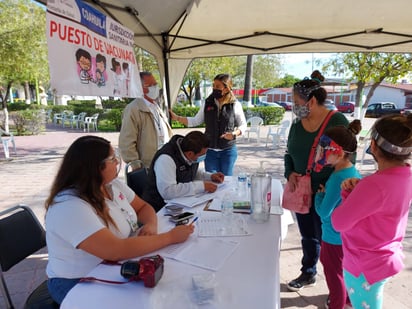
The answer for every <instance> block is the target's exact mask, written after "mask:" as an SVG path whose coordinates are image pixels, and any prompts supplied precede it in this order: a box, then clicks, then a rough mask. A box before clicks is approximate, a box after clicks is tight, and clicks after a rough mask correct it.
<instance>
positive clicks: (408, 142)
mask: <svg viewBox="0 0 412 309" xmlns="http://www.w3.org/2000/svg"><path fill="white" fill-rule="evenodd" d="M373 130H376V132H377V133H378V134H379V136H381V137H382V138H384V139H385V140H386V141H387V142H389V143H390V144H392V145H394V146H398V147H401V149H402V148H403V150H404V151H402V154H396V153H391V152H389V151H386V150H384V149H383V148H382V147H380V146H379V145H378V147H379V150H380V152H381V153H382V155H383V156H384V157H385V158H386V159H387V160H395V161H404V160H407V159H408V158H409V157H410V155H411V151H412V114H409V115H408V116H405V115H398V114H393V115H388V116H383V117H381V118H380V119H378V120H377V121H376V123H375V125H374V126H373ZM372 138H373V136H372ZM408 148H409V151H408Z"/></svg>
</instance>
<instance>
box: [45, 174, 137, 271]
mask: <svg viewBox="0 0 412 309" xmlns="http://www.w3.org/2000/svg"><path fill="white" fill-rule="evenodd" d="M111 188H112V192H113V201H111V200H109V199H106V203H107V205H108V207H109V209H110V211H109V213H110V216H111V217H112V219H113V221H114V222H115V223H116V225H117V229H116V227H114V226H112V225H110V226H109V229H110V231H112V232H113V234H115V235H116V236H117V237H119V238H127V237H129V235H130V234H131V226H130V224H129V221H130V220H132V221H134V222H137V215H136V212H135V211H134V209H133V208H132V206H131V205H130V202H131V201H132V200H133V199H134V196H135V194H134V192H133V191H132V190H131V189H130V188H129V187H128V186H127V185H126V184H124V183H122V182H121V181H120V180H118V179H115V180H113V181H112V183H111ZM54 201H55V204H53V205H52V206H51V207H49V209H48V211H47V213H46V241H47V248H48V252H49V261H48V264H47V268H46V273H47V276H48V277H49V278H55V277H57V278H81V277H84V276H86V275H87V274H88V273H89V272H90V271H91V270H92V269H93V268H94V267H96V266H97V265H98V264H99V263H100V262H102V259H100V258H98V257H96V256H94V255H91V254H89V253H87V252H85V251H83V250H81V249H77V248H76V247H77V246H78V245H79V244H80V243H81V242H82V241H83V240H85V239H86V238H88V237H89V236H91V235H93V234H94V233H96V232H98V231H99V230H101V229H103V228H105V227H106V226H105V225H104V223H103V220H102V219H100V217H99V216H98V215H97V214H96V212H95V210H94V209H93V207H92V206H91V205H90V204H89V203H87V202H86V201H84V200H82V199H80V198H79V197H77V196H76V193H75V191H74V190H65V191H63V192H61V193H59V194H58V195H57V196H56V197H55V199H54Z"/></svg>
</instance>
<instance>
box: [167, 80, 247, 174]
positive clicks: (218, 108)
mask: <svg viewBox="0 0 412 309" xmlns="http://www.w3.org/2000/svg"><path fill="white" fill-rule="evenodd" d="M170 115H171V118H172V120H176V121H179V122H181V123H183V124H184V125H185V126H188V127H195V126H198V125H200V124H202V123H205V127H206V130H205V134H206V136H207V137H208V138H209V141H210V145H209V149H208V151H207V154H206V159H205V169H206V171H207V172H211V173H214V172H222V173H223V174H225V175H226V176H232V175H233V167H234V165H235V162H236V159H237V147H236V137H237V136H240V135H242V133H243V132H244V131H245V129H246V126H247V124H246V119H245V114H244V113H243V109H242V105H241V104H240V102H239V101H237V100H236V97H235V95H234V94H233V92H232V78H231V77H230V75H229V74H219V75H217V76H216V77H215V78H214V80H213V92H212V94H211V95H210V96H209V97H208V98H207V99H206V100H205V103H204V104H203V105H202V106H201V107H200V109H199V111H198V113H197V114H196V115H195V116H194V117H182V116H178V115H176V114H175V113H173V112H172V111H170Z"/></svg>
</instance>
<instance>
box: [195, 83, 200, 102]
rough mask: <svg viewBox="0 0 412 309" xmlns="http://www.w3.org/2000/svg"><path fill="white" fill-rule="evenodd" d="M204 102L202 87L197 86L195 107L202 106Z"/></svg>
mask: <svg viewBox="0 0 412 309" xmlns="http://www.w3.org/2000/svg"><path fill="white" fill-rule="evenodd" d="M201 100H202V94H201V93H200V85H196V86H195V105H196V106H200V105H201Z"/></svg>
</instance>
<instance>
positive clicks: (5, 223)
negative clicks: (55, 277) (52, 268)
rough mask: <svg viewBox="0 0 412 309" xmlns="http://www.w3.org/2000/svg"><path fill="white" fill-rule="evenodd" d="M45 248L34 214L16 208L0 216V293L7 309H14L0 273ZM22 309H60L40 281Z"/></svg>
mask: <svg viewBox="0 0 412 309" xmlns="http://www.w3.org/2000/svg"><path fill="white" fill-rule="evenodd" d="M45 246H46V232H45V231H44V229H43V226H42V225H41V224H40V222H39V220H38V219H37V218H36V216H35V214H34V213H33V211H32V210H31V209H30V208H29V207H28V206H25V205H18V206H15V207H12V208H9V209H7V210H4V211H2V212H0V289H1V292H2V294H3V295H4V299H5V302H6V308H8V309H12V308H14V305H13V302H12V299H11V297H10V293H9V290H8V288H7V285H6V280H5V278H4V275H3V272H6V271H8V270H9V269H10V268H12V267H13V266H15V265H16V264H18V263H20V262H21V261H23V260H24V259H25V258H27V257H29V256H30V255H32V254H33V253H35V252H37V251H38V250H40V249H42V248H44V247H45ZM24 308H25V309H35V308H41V309H52V308H59V305H58V304H57V303H56V302H54V301H53V299H52V298H51V296H50V295H49V291H48V289H47V281H43V283H42V284H40V285H39V286H38V287H37V288H36V289H35V290H34V291H33V292H32V293H31V294H30V295H29V297H28V298H27V300H26V303H25V305H24Z"/></svg>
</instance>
